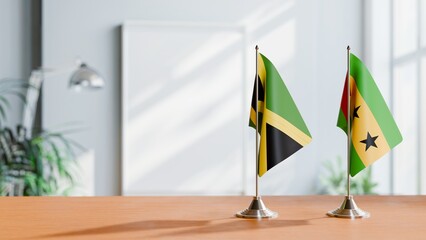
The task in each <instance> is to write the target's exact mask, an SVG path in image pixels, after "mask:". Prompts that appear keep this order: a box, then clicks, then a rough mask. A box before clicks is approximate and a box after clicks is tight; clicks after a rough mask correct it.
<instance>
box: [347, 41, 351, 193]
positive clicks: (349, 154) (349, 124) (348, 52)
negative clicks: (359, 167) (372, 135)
mask: <svg viewBox="0 0 426 240" xmlns="http://www.w3.org/2000/svg"><path fill="white" fill-rule="evenodd" d="M346 50H347V70H348V71H347V75H346V77H347V79H346V90H347V95H348V106H347V107H348V108H347V116H348V124H347V125H348V129H347V133H348V134H347V136H348V146H347V154H346V156H347V160H348V164H347V165H348V172H347V182H346V185H347V186H346V187H347V195H346V196H348V197H349V196H350V195H351V176H350V172H351V140H352V131H351V84H350V80H351V59H350V51H351V47H350V46H349V45H348V47H347V48H346Z"/></svg>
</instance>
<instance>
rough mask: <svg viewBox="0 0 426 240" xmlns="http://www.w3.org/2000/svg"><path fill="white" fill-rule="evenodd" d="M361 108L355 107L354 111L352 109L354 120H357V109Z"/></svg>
mask: <svg viewBox="0 0 426 240" xmlns="http://www.w3.org/2000/svg"><path fill="white" fill-rule="evenodd" d="M360 107H361V105H360V106H358V107H356V108H355V109H354V114H353V117H354V119H355V118H359V116H358V110H359V108H360Z"/></svg>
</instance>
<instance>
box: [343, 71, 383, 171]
mask: <svg viewBox="0 0 426 240" xmlns="http://www.w3.org/2000/svg"><path fill="white" fill-rule="evenodd" d="M351 82H354V79H353V77H352V76H351ZM351 87H352V89H351V90H352V94H354V95H353V97H352V102H351V103H352V104H351V105H352V106H353V107H351V109H352V113H354V114H352V113H351V115H352V117H353V121H352V145H353V146H354V148H355V151H356V152H357V154H358V156H359V158H360V159H361V161H362V162H363V163H364V165H365V166H366V167H367V166H369V165H370V164H372V163H373V162H374V161H376V160H377V159H379V158H380V157H382V156H383V155H385V154H386V153H387V152H389V151H390V147H389V145H388V143H387V141H386V138H385V136H384V134H383V132H382V129H381V128H380V126H379V124H378V123H377V121H376V119H375V117H374V115H373V113H372V112H371V110H370V108H369V107H368V104H367V103H366V102H365V101H364V98H363V97H362V96H361V93H360V92H359V90H358V89H357V87H356V84H351ZM356 108H357V109H356ZM354 110H356V111H354ZM355 113H356V114H355ZM367 134H370V136H371V137H373V138H375V137H376V136H377V138H376V139H375V140H374V143H375V145H376V146H377V147H376V146H369V147H368V149H366V143H363V142H362V141H366V139H367V137H368V136H367Z"/></svg>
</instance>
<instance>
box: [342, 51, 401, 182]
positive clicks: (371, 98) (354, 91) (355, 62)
mask: <svg viewBox="0 0 426 240" xmlns="http://www.w3.org/2000/svg"><path fill="white" fill-rule="evenodd" d="M347 79H348V78H347V76H346V82H345V87H344V89H343V96H342V101H341V105H340V112H339V117H338V120H337V126H338V127H339V128H341V129H342V130H343V131H345V132H346V133H347V128H348V127H347V126H348V125H347V121H348V116H347V115H348V95H347ZM349 79H350V103H351V106H350V107H351V108H350V119H351V129H352V130H351V131H352V136H351V142H352V144H351V149H350V174H351V176H352V177H353V176H355V175H356V174H357V173H358V172H360V171H361V170H363V169H364V168H366V167H368V166H369V165H370V164H372V163H373V162H375V161H376V160H377V159H379V158H381V157H382V156H383V155H385V154H386V153H387V152H389V151H390V150H391V149H392V148H393V147H395V146H396V145H398V144H399V143H400V142H401V141H402V136H401V133H400V132H399V129H398V126H397V125H396V123H395V120H394V119H393V117H392V114H391V113H390V111H389V108H388V106H387V105H386V102H385V100H384V99H383V97H382V95H381V94H380V91H379V89H378V88H377V85H376V83H375V82H374V79H373V77H372V76H371V74H370V72H369V71H368V69H367V67H365V65H364V64H363V63H362V62H361V60H359V59H358V58H357V57H356V56H355V55H353V54H350V74H349Z"/></svg>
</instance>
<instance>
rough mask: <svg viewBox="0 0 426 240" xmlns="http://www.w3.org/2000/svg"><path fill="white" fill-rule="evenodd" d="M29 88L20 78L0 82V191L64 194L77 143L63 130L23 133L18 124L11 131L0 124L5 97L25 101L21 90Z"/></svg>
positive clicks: (68, 186)
mask: <svg viewBox="0 0 426 240" xmlns="http://www.w3.org/2000/svg"><path fill="white" fill-rule="evenodd" d="M29 87H30V86H29V85H28V84H26V83H23V82H21V81H16V80H3V81H0V115H1V118H0V194H1V195H9V196H17V195H18V196H22V195H23V196H41V195H67V194H68V192H69V191H70V190H71V189H72V187H73V186H74V183H75V181H74V180H75V179H74V178H73V173H72V169H73V167H74V166H76V162H75V154H74V148H76V147H77V148H81V146H80V145H79V144H77V143H76V142H74V141H72V140H71V139H69V138H66V137H65V136H64V134H65V133H66V132H65V131H62V132H51V131H41V132H40V133H38V134H36V135H33V136H27V135H28V134H27V129H25V128H24V127H23V126H21V125H18V126H17V127H16V130H15V131H13V130H12V129H10V128H8V127H4V124H3V122H4V120H5V119H6V117H7V114H6V109H8V108H10V103H9V100H8V98H7V97H6V96H7V95H13V96H16V97H18V98H20V99H21V100H22V101H23V102H24V103H25V100H26V98H25V94H24V93H23V91H25V90H27V89H28V88H29ZM61 186H66V187H65V188H63V187H61Z"/></svg>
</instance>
